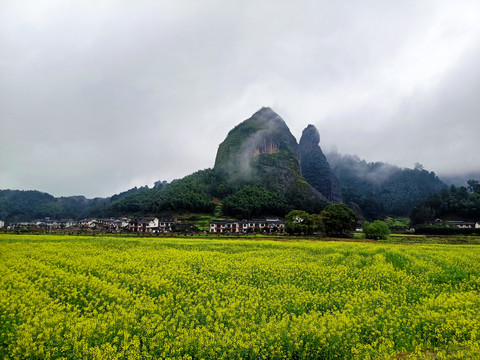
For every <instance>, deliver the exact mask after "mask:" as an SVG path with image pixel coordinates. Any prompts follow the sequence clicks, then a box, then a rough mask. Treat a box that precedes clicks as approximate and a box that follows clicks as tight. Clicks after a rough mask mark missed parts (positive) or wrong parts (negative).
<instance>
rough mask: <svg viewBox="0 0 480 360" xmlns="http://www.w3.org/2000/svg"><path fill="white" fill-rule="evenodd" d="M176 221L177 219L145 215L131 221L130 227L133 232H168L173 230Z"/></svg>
mask: <svg viewBox="0 0 480 360" xmlns="http://www.w3.org/2000/svg"><path fill="white" fill-rule="evenodd" d="M175 223H176V221H175V220H173V219H158V218H154V217H145V218H141V219H134V220H132V221H130V224H129V229H130V230H131V231H132V232H139V233H168V232H171V231H172V226H173V224H175Z"/></svg>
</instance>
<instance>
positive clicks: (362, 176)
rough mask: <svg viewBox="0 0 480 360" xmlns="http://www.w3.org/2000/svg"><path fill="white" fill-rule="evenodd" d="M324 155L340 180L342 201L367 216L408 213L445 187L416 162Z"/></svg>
mask: <svg viewBox="0 0 480 360" xmlns="http://www.w3.org/2000/svg"><path fill="white" fill-rule="evenodd" d="M327 159H328V161H329V163H330V165H331V167H332V170H333V172H334V173H335V175H336V176H337V177H338V179H339V180H340V183H341V186H342V193H343V197H344V201H345V202H346V203H350V202H353V203H355V204H357V205H358V206H359V207H360V208H361V209H362V211H363V214H364V216H365V218H367V219H381V218H384V217H385V216H387V215H388V216H408V215H409V213H410V211H411V209H412V208H413V207H414V206H415V204H416V203H418V202H419V201H421V200H423V199H425V198H426V197H427V196H429V195H430V194H433V193H436V192H438V191H440V190H442V189H445V188H446V187H447V185H446V184H445V183H444V182H442V181H441V180H440V179H439V178H438V176H436V175H435V173H434V172H433V171H432V172H429V171H427V170H425V169H423V167H422V166H421V165H420V164H418V165H417V166H416V167H415V168H414V169H402V168H399V167H397V166H395V165H391V164H386V163H383V162H366V161H365V160H361V159H360V158H359V157H358V156H356V155H341V154H339V153H337V152H335V153H329V154H327Z"/></svg>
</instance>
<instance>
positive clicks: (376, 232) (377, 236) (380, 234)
mask: <svg viewBox="0 0 480 360" xmlns="http://www.w3.org/2000/svg"><path fill="white" fill-rule="evenodd" d="M363 232H364V233H365V237H366V238H367V239H373V240H385V239H386V238H387V237H388V235H390V228H389V227H388V225H387V223H386V222H384V221H381V220H375V221H374V222H372V223H369V222H365V223H364V224H363Z"/></svg>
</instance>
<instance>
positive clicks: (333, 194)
mask: <svg viewBox="0 0 480 360" xmlns="http://www.w3.org/2000/svg"><path fill="white" fill-rule="evenodd" d="M319 142H320V133H319V132H318V130H317V128H316V127H315V126H313V125H308V126H307V127H306V128H305V129H304V130H303V132H302V137H301V139H300V142H299V150H300V165H301V168H302V175H303V177H304V178H305V180H307V182H308V183H309V184H310V185H312V186H313V187H314V188H315V189H317V190H318V191H319V192H320V193H321V194H322V195H324V196H325V197H326V198H327V199H328V200H330V201H332V202H342V201H343V198H342V190H341V187H340V182H339V181H338V179H337V177H336V176H335V174H334V173H333V171H332V169H331V168H330V165H329V164H328V162H327V158H326V157H325V155H324V154H323V152H322V149H321V148H320V146H319Z"/></svg>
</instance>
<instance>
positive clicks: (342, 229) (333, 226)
mask: <svg viewBox="0 0 480 360" xmlns="http://www.w3.org/2000/svg"><path fill="white" fill-rule="evenodd" d="M320 216H321V219H322V228H323V231H324V233H325V235H327V236H337V237H350V236H351V235H352V233H353V231H354V230H355V225H356V224H357V216H356V215H355V213H354V212H353V211H352V210H351V209H350V208H349V207H348V206H347V205H345V204H331V205H328V206H327V207H326V208H325V210H323V211H322V212H321V214H320Z"/></svg>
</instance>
